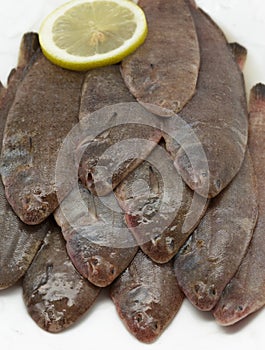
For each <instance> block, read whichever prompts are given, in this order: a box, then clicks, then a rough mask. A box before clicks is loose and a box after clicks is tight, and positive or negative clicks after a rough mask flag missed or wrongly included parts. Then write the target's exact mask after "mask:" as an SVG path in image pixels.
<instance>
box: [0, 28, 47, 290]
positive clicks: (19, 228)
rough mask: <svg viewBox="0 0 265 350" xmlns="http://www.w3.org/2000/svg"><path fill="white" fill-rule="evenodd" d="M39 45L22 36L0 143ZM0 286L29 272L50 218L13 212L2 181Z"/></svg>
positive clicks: (0, 119) (2, 107)
mask: <svg viewBox="0 0 265 350" xmlns="http://www.w3.org/2000/svg"><path fill="white" fill-rule="evenodd" d="M37 47H38V37H37V35H36V34H34V33H27V34H25V35H24V36H23V39H22V42H21V45H20V55H19V60H18V67H17V68H16V69H13V70H12V72H11V74H10V76H9V79H8V87H7V89H6V88H4V87H3V86H2V85H1V90H0V96H1V97H0V145H2V137H3V132H4V126H5V122H6V118H7V114H8V111H9V109H10V107H11V105H12V103H13V100H14V97H15V93H16V89H17V86H18V85H19V83H20V81H21V80H22V79H23V76H24V74H25V70H27V67H28V66H29V65H30V64H31V62H32V61H33V60H34V53H35V51H36V50H37ZM0 222H1V228H0V289H5V288H8V287H10V286H12V285H13V284H15V283H16V282H17V281H18V280H19V279H20V278H21V277H22V276H23V275H24V273H25V272H26V270H27V269H28V267H29V265H30V263H31V261H32V259H33V258H34V256H35V254H36V253H37V251H38V249H39V247H40V245H41V243H42V241H43V239H44V237H45V235H46V234H47V232H48V229H49V225H48V223H47V222H45V223H43V224H41V225H37V226H35V227H29V226H27V225H25V224H24V223H22V222H21V221H20V220H19V218H18V217H17V215H16V214H15V213H14V212H13V210H12V208H11V207H10V205H9V203H8V202H7V200H6V197H5V191H4V187H3V184H2V182H1V181H0Z"/></svg>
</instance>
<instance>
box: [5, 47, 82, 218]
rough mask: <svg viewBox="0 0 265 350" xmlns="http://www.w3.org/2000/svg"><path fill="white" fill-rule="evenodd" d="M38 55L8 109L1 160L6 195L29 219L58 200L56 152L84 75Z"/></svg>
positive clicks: (73, 118) (73, 115)
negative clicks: (56, 64)
mask: <svg viewBox="0 0 265 350" xmlns="http://www.w3.org/2000/svg"><path fill="white" fill-rule="evenodd" d="M36 55H38V57H36V58H35V61H34V62H33V64H32V65H31V66H30V68H29V69H28V71H27V73H26V74H25V77H24V79H23V81H22V82H21V83H20V84H19V87H18V89H17V93H16V97H15V100H14V103H13V105H12V107H11V109H10V111H9V113H8V118H7V123H6V127H5V132H4V140H3V148H2V165H1V173H2V178H3V183H4V185H5V192H6V197H7V199H8V201H9V203H10V204H11V206H12V208H13V209H14V211H15V212H16V214H17V215H18V216H19V218H20V219H21V220H22V221H24V222H25V223H27V224H38V223H40V222H42V221H43V220H44V219H45V218H46V217H47V216H48V215H49V214H50V213H52V212H53V211H54V209H55V208H56V207H57V205H58V200H57V192H58V191H60V188H55V187H56V186H55V168H56V161H57V156H58V152H59V149H60V146H61V144H62V142H63V140H64V138H65V137H66V135H67V134H68V132H69V131H70V130H71V129H72V127H73V126H74V125H75V124H76V123H77V122H78V112H79V104H80V95H81V87H82V82H83V77H84V73H77V72H72V71H67V70H64V69H62V68H60V67H58V66H55V65H53V64H52V63H50V62H49V61H48V60H47V59H46V58H45V57H44V56H43V55H42V53H41V52H40V51H39V52H38V53H37V54H36ZM68 161H69V162H70V161H71V160H70V159H69V160H68Z"/></svg>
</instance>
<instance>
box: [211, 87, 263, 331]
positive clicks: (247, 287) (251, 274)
mask: <svg viewBox="0 0 265 350" xmlns="http://www.w3.org/2000/svg"><path fill="white" fill-rule="evenodd" d="M249 109H250V113H249V141H248V147H249V150H250V154H251V155H252V159H253V165H254V170H255V174H256V177H257V189H258V203H259V217H258V220H257V225H256V228H255V230H254V234H253V238H252V241H251V243H250V246H249V248H248V251H247V254H246V255H245V257H244V259H243V261H242V263H241V265H240V267H239V269H238V271H237V273H236V275H235V276H234V277H233V279H232V280H231V281H230V283H229V284H228V285H227V287H226V288H225V290H224V292H223V294H222V297H221V299H220V300H219V302H218V304H217V305H216V307H215V309H214V310H213V315H214V317H215V319H216V321H217V322H218V323H220V324H221V325H224V326H227V325H231V324H234V323H236V322H238V321H240V320H241V319H242V318H245V317H246V316H248V315H249V314H251V313H253V312H255V311H256V310H258V309H260V308H261V307H263V306H264V304H265V297H264V295H265V293H264V290H265V273H264V271H265V259H264V256H265V245H264V224H265V197H264V193H265V192H264V191H265V184H264V166H263V165H264V161H265V153H264V144H265V136H264V135H265V122H264V121H265V86H264V85H263V84H257V85H256V86H254V87H253V88H252V89H251V93H250V103H249Z"/></svg>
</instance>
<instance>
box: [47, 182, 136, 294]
mask: <svg viewBox="0 0 265 350" xmlns="http://www.w3.org/2000/svg"><path fill="white" fill-rule="evenodd" d="M104 200H105V201H106V200H108V198H104ZM113 200H115V198H114V197H113V199H111V198H110V197H109V202H108V203H106V202H105V203H104V202H101V201H102V199H100V198H98V197H96V196H93V195H92V194H91V193H90V192H89V191H88V190H87V189H85V188H84V187H83V186H81V185H80V186H79V187H77V188H74V189H73V190H72V191H71V192H70V194H69V195H68V196H67V197H66V198H65V200H64V201H63V202H62V203H61V205H60V207H59V208H58V209H57V210H56V211H55V213H54V216H55V219H56V221H57V223H58V224H59V226H61V229H62V232H63V235H64V238H65V240H66V242H67V244H66V248H67V252H68V254H69V256H70V258H71V260H72V262H73V264H74V265H75V267H76V269H77V270H78V271H79V272H80V274H81V275H83V276H84V277H85V278H87V279H88V280H89V281H90V282H92V283H93V284H95V285H97V286H100V287H105V286H107V285H109V284H110V283H112V282H113V281H114V279H115V278H116V277H117V276H118V275H119V274H120V273H121V272H122V271H123V270H124V269H125V268H126V267H127V266H128V265H129V263H130V262H131V260H132V259H133V257H134V256H135V254H136V252H137V250H138V246H137V244H136V242H135V240H134V239H133V237H132V235H131V234H130V232H129V231H128V229H127V228H126V225H125V223H124V222H123V215H122V214H121V213H120V212H116V211H115V202H113ZM111 206H112V207H111ZM118 209H119V208H118V205H117V204H116V210H118Z"/></svg>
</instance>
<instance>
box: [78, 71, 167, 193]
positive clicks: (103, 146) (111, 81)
mask: <svg viewBox="0 0 265 350" xmlns="http://www.w3.org/2000/svg"><path fill="white" fill-rule="evenodd" d="M122 102H123V103H125V102H136V100H135V98H134V97H133V96H132V95H131V93H130V92H129V90H128V89H127V87H126V85H125V84H124V81H123V79H122V77H121V74H120V67H119V65H112V66H107V67H102V68H98V69H93V70H91V71H88V72H87V73H86V78H85V81H84V84H83V89H82V98H81V105H80V113H79V119H80V120H82V121H83V122H84V120H86V127H87V128H89V123H90V119H89V114H91V113H93V112H95V111H96V110H98V109H100V108H103V107H107V106H110V105H114V104H117V103H122ZM113 118H114V117H112V116H111V118H110V119H108V118H107V116H106V117H105V119H104V121H103V122H104V126H105V130H106V132H105V133H103V134H101V135H98V136H97V137H96V138H95V139H94V140H93V142H90V143H89V144H88V145H87V148H86V150H85V152H84V154H83V157H82V159H81V163H80V168H79V177H80V179H81V181H82V183H83V184H84V185H85V186H86V187H87V188H88V189H89V190H90V191H91V192H93V193H94V194H97V195H99V196H104V195H106V194H108V193H109V192H110V191H112V189H113V188H115V187H116V186H117V185H118V184H119V183H120V182H121V181H122V180H123V179H124V178H125V177H126V176H127V175H128V174H129V173H130V172H131V171H132V170H133V169H135V168H136V167H137V166H138V165H139V164H140V163H141V162H142V159H145V158H146V157H147V156H148V154H149V153H150V152H151V151H152V149H153V148H154V147H155V146H154V145H155V144H156V143H158V142H159V140H160V138H161V133H160V132H159V130H155V129H152V128H148V127H147V126H143V125H140V126H137V125H128V124H126V125H119V126H118V127H114V128H112V129H109V130H108V128H109V126H110V123H112V122H113V121H114V119H113ZM143 121H144V118H143ZM93 127H95V125H92V126H91V128H93ZM107 130H108V131H107ZM131 138H138V139H144V140H150V141H153V142H154V144H149V145H148V146H145V147H144V146H143V148H142V150H141V153H142V159H140V157H139V158H138V159H128V161H127V162H123V163H122V164H120V165H119V167H117V168H115V172H114V174H113V177H112V179H111V183H108V182H107V181H106V180H105V181H104V180H103V179H102V178H97V180H96V179H95V176H94V174H95V172H96V165H97V163H98V161H99V159H101V162H103V164H108V163H109V162H110V161H111V159H109V156H108V155H107V154H104V152H105V151H106V150H108V148H109V147H111V146H112V145H115V144H118V143H119V142H120V141H123V140H127V139H131ZM121 147H124V146H121ZM95 185H96V186H95ZM95 188H96V189H97V190H95Z"/></svg>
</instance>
